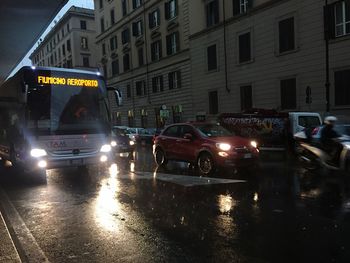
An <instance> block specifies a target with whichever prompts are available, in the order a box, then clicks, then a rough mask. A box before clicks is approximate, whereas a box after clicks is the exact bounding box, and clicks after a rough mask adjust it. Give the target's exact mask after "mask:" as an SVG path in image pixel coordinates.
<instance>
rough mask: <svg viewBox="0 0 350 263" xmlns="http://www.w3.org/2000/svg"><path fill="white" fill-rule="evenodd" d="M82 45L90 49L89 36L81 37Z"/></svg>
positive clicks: (83, 47)
mask: <svg viewBox="0 0 350 263" xmlns="http://www.w3.org/2000/svg"><path fill="white" fill-rule="evenodd" d="M80 46H81V48H82V49H88V48H89V47H88V39H87V37H81V39H80ZM67 47H68V44H67Z"/></svg>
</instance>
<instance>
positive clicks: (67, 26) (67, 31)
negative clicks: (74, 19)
mask: <svg viewBox="0 0 350 263" xmlns="http://www.w3.org/2000/svg"><path fill="white" fill-rule="evenodd" d="M69 31H70V29H69V24H67V32H69Z"/></svg>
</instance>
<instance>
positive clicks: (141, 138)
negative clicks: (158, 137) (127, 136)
mask: <svg viewBox="0 0 350 263" xmlns="http://www.w3.org/2000/svg"><path fill="white" fill-rule="evenodd" d="M155 134H156V129H155V128H147V129H141V130H140V131H139V133H138V134H137V135H135V141H136V143H137V144H139V145H146V144H153V138H154V136H155Z"/></svg>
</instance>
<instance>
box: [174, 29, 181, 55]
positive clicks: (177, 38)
mask: <svg viewBox="0 0 350 263" xmlns="http://www.w3.org/2000/svg"><path fill="white" fill-rule="evenodd" d="M175 38H176V52H178V51H179V50H180V34H179V31H177V32H175Z"/></svg>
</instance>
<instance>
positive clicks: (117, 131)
mask: <svg viewBox="0 0 350 263" xmlns="http://www.w3.org/2000/svg"><path fill="white" fill-rule="evenodd" d="M113 133H114V134H115V135H117V136H126V130H125V129H120V128H113Z"/></svg>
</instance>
